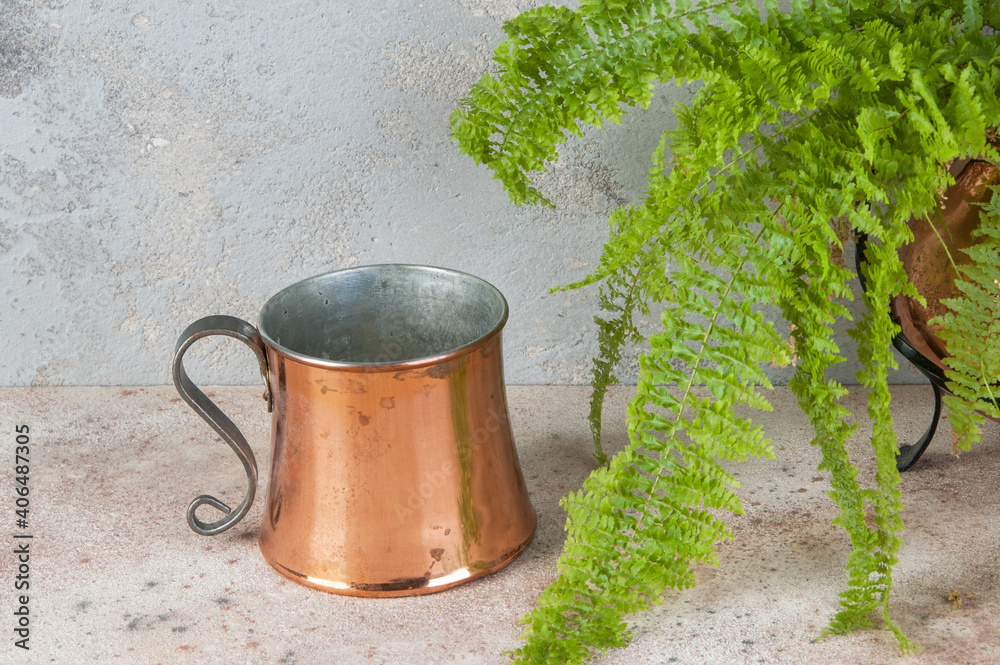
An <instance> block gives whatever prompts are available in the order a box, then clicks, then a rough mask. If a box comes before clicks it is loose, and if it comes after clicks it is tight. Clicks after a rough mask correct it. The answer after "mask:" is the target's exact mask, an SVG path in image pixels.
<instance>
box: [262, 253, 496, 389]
mask: <svg viewBox="0 0 1000 665" xmlns="http://www.w3.org/2000/svg"><path fill="white" fill-rule="evenodd" d="M387 267H392V268H404V269H406V270H412V271H418V272H432V273H439V274H447V275H449V276H451V277H458V278H459V279H467V280H472V281H475V282H479V283H480V284H482V285H484V286H486V287H487V288H488V289H489V290H491V291H493V292H494V293H495V294H496V295H497V296H498V297H499V298H500V303H501V305H502V306H503V311H502V313H501V315H500V319H499V320H498V321H497V323H496V324H495V325H494V326H493V327H492V328H490V329H489V330H488V331H487V332H485V333H483V334H482V335H480V336H479V337H477V338H476V339H474V340H472V341H471V342H468V343H467V344H463V345H461V346H457V347H455V348H453V349H448V350H446V351H442V352H441V353H437V354H434V355H430V356H420V357H416V358H407V359H406V360H388V361H381V362H355V361H347V360H328V359H326V358H317V357H315V356H310V355H307V354H304V353H301V352H299V351H293V350H292V349H290V348H288V347H287V346H283V345H282V344H279V343H278V342H276V341H275V340H274V339H273V338H272V337H271V336H270V335H269V334H268V333H267V331H266V330H265V329H264V326H263V319H264V313H265V312H266V311H267V308H268V305H270V304H271V303H272V302H274V301H275V300H276V299H277V298H278V297H279V296H280V295H282V294H283V293H285V292H286V291H288V290H289V289H292V288H301V287H302V285H303V284H305V283H307V282H313V281H317V280H320V279H324V278H327V277H329V276H330V275H339V274H347V273H352V272H364V271H369V270H374V269H378V268H387ZM509 315H510V308H509V306H508V304H507V298H505V297H504V295H503V293H501V292H500V289H498V288H497V287H495V286H494V285H493V284H491V283H490V282H488V281H486V280H485V279H483V278H482V277H477V276H476V275H472V274H470V273H467V272H463V271H461V270H455V269H454V268H443V267H440V266H430V265H423V264H419V263H370V264H365V265H363V266H353V267H350V268H340V269H338V270H331V271H329V272H324V273H320V274H318V275H313V276H311V277H306V278H305V279H301V280H299V281H297V282H293V283H292V284H289V285H288V286H286V287H285V288H283V289H281V290H280V291H278V292H277V293H275V294H274V295H272V296H271V297H270V298H268V299H267V301H266V302H265V303H264V305H263V306H262V307H261V308H260V311H259V312H258V314H257V332H259V333H260V336H261V337H262V338H263V340H264V343H265V345H266V346H267V347H268V348H271V349H273V350H274V351H275V352H277V353H280V354H281V355H282V356H285V357H287V358H291V359H293V360H296V361H298V362H301V363H303V364H306V365H311V366H313V367H320V368H323V369H337V370H345V371H353V372H372V371H379V372H381V371H401V370H409V369H419V368H421V367H428V366H432V365H437V364H439V363H442V362H446V361H448V360H452V359H454V358H458V357H459V356H463V355H465V354H467V353H470V352H472V351H475V350H476V349H478V348H479V347H481V346H483V345H485V344H486V343H487V342H489V341H490V340H491V339H493V338H494V337H496V336H497V335H499V334H500V332H501V331H502V330H503V327H504V326H505V325H506V323H507V318H508V316H509Z"/></svg>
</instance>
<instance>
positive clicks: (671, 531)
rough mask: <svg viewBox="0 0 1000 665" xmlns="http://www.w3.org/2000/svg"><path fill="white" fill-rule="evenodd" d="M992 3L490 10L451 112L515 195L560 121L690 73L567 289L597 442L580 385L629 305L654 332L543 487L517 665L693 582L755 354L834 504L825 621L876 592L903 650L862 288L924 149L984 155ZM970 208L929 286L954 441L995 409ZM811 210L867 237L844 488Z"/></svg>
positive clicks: (711, 551) (843, 291) (922, 170)
mask: <svg viewBox="0 0 1000 665" xmlns="http://www.w3.org/2000/svg"><path fill="white" fill-rule="evenodd" d="M998 15H1000V12H998V10H997V8H996V6H995V3H989V4H987V5H985V6H983V5H980V3H974V2H964V1H963V2H958V1H957V0H956V1H955V2H920V1H906V0H897V1H886V0H883V1H882V2H877V1H872V2H846V1H843V0H840V1H837V0H827V1H816V2H803V1H800V0H794V1H793V2H792V5H791V9H790V10H789V11H788V12H785V13H782V12H780V11H778V9H777V6H776V4H775V3H774V2H772V1H770V0H769V1H768V2H765V11H764V12H763V13H761V12H759V11H758V8H757V5H756V3H755V2H749V1H746V0H740V1H738V2H734V3H704V2H703V3H698V4H695V3H693V2H692V1H691V0H675V1H674V2H672V3H671V2H649V1H645V2H640V1H637V0H636V1H633V0H615V1H612V0H606V1H598V0H589V1H588V0H584V1H583V2H582V3H581V6H580V8H579V9H578V10H577V11H571V10H568V9H555V8H551V7H542V8H539V9H535V10H532V11H529V12H525V13H524V14H522V15H520V16H519V17H517V18H515V19H514V20H512V21H510V22H509V23H508V24H506V25H505V30H506V33H507V36H508V39H507V40H506V41H505V42H503V43H502V44H500V45H499V46H498V48H497V50H496V55H495V60H496V62H497V63H498V64H499V66H500V71H499V74H498V75H497V76H496V77H491V76H484V77H483V79H482V80H481V81H480V82H479V83H478V84H477V85H476V86H475V87H474V88H473V89H472V90H471V91H470V94H469V96H468V98H467V99H466V100H464V101H463V103H462V105H461V106H460V107H459V108H458V109H457V110H456V111H455V113H454V115H453V116H452V132H453V135H454V137H455V139H456V140H457V141H458V143H459V145H460V147H461V149H462V150H463V151H464V152H465V153H467V154H469V155H470V156H472V157H473V158H474V159H475V160H476V161H477V162H479V163H483V164H486V165H487V166H488V167H489V168H490V169H491V170H492V171H493V173H494V176H495V177H497V178H499V179H500V180H501V181H502V182H503V184H504V186H505V188H506V189H507V191H508V192H509V194H510V196H511V200H512V201H513V202H515V203H519V204H520V203H542V204H547V203H548V202H547V200H546V199H545V198H544V196H543V194H542V193H541V192H540V191H538V190H537V189H536V188H535V187H534V185H532V183H531V176H532V174H533V173H536V172H538V171H540V170H543V169H544V167H545V165H546V164H547V163H549V162H550V161H552V160H554V159H557V158H558V148H559V146H560V145H561V144H562V142H563V141H564V140H565V137H566V134H567V133H568V132H571V133H577V134H579V133H580V132H581V127H582V126H584V125H587V124H590V125H596V126H602V125H603V123H605V122H609V121H610V122H618V121H620V119H621V117H622V114H623V113H624V109H625V107H627V106H645V105H647V104H648V103H649V102H650V100H651V98H652V94H653V90H654V88H655V86H656V85H657V84H659V83H664V82H669V81H672V80H675V81H678V82H683V81H685V80H701V81H704V84H705V85H704V86H703V87H702V88H701V89H700V91H699V92H698V93H697V95H696V96H695V98H694V99H693V100H692V102H691V104H690V106H689V107H684V106H678V107H677V108H676V109H675V112H676V115H677V118H678V121H679V127H678V129H677V130H676V131H674V132H671V133H669V134H667V135H665V136H664V140H663V141H662V142H661V144H660V146H659V147H658V149H657V151H656V152H655V153H654V156H653V165H652V169H651V171H650V175H649V188H648V193H647V195H646V198H645V200H644V201H643V202H642V204H641V205H638V206H635V207H629V208H624V209H620V210H617V211H615V213H614V214H613V215H612V218H611V225H610V237H609V239H608V242H607V244H606V245H605V248H604V252H603V255H602V257H601V261H600V264H599V267H598V268H597V270H595V271H594V273H593V274H591V275H590V276H588V277H587V278H586V279H584V280H583V281H581V282H579V283H577V284H572V285H569V287H567V288H579V287H583V286H586V285H588V284H593V283H595V282H600V283H601V293H600V299H601V305H602V308H603V310H604V312H605V313H604V315H603V316H601V317H597V318H596V322H597V325H598V341H599V345H600V351H599V353H598V356H597V358H596V359H595V362H594V369H593V381H592V385H593V388H594V392H593V397H592V401H591V419H590V420H591V428H592V431H593V433H594V438H595V444H596V452H595V457H596V458H597V459H598V460H599V461H600V462H602V463H603V462H605V461H606V456H605V454H604V451H603V450H602V449H601V447H600V433H601V425H600V422H601V421H600V418H601V405H602V402H603V398H604V395H605V392H606V390H607V387H608V386H609V385H611V384H612V383H613V382H615V381H616V378H615V370H616V366H617V365H618V363H619V362H620V361H621V358H622V350H623V348H624V345H626V344H628V343H635V342H638V341H641V340H642V334H641V333H640V332H639V330H638V328H637V325H636V320H637V317H641V316H645V315H648V313H649V312H650V310H651V307H652V305H654V304H656V305H659V306H660V307H661V308H662V312H663V313H662V316H661V324H662V330H661V331H659V332H657V333H656V334H653V335H650V336H649V337H648V339H646V340H645V341H646V343H647V344H648V347H647V349H646V350H645V352H644V353H642V354H641V356H640V365H639V379H638V386H637V389H636V395H635V397H634V399H633V400H632V402H631V404H630V405H629V410H628V429H629V444H628V446H627V447H626V449H625V450H624V451H622V452H621V453H619V454H617V455H616V456H615V457H614V458H613V459H611V460H610V462H609V463H608V465H607V466H606V467H602V468H599V469H597V470H596V471H595V472H594V473H593V474H592V475H591V476H590V478H588V479H587V480H586V481H585V483H584V486H583V489H582V490H581V491H579V492H575V493H571V494H570V495H568V496H567V497H566V498H565V499H563V502H562V505H563V507H564V508H565V510H566V513H567V522H566V530H567V538H566V543H565V545H564V549H563V553H562V555H561V557H560V559H559V564H558V567H559V577H558V578H557V580H556V581H555V582H554V583H553V584H552V586H550V587H549V588H548V589H546V590H545V592H544V593H543V594H542V595H541V597H540V598H539V600H538V605H537V607H536V608H535V609H534V610H532V612H531V613H530V614H529V615H528V616H527V617H526V618H525V621H526V622H527V624H528V629H527V631H526V634H525V638H526V641H525V644H524V645H523V646H522V648H521V649H520V650H519V651H518V652H517V660H518V662H521V663H559V664H560V665H563V664H566V663H582V662H584V661H585V660H587V659H588V658H589V657H590V656H592V655H593V654H594V653H595V652H599V651H602V650H605V649H608V648H611V647H616V646H622V645H624V644H625V643H627V640H628V630H627V627H626V624H625V622H624V619H623V616H624V615H626V614H628V613H630V612H635V611H638V610H642V609H645V608H647V607H649V606H650V605H651V604H654V603H656V602H658V601H659V599H660V597H661V596H662V593H663V592H664V590H666V589H671V588H674V589H679V588H686V587H689V586H691V585H693V584H694V577H693V574H692V572H691V565H692V564H694V563H714V562H715V546H716V545H717V544H718V543H719V542H721V541H724V540H726V539H727V538H729V537H730V533H729V529H728V527H727V525H726V522H725V520H724V515H725V514H726V513H732V514H739V513H741V512H742V508H741V504H740V501H739V499H738V497H737V495H736V494H735V490H736V488H737V483H736V482H735V480H734V479H733V477H732V476H731V475H730V474H729V473H728V472H727V471H726V470H725V468H724V467H723V466H722V464H721V463H722V462H724V461H727V460H744V459H746V458H748V457H749V456H769V455H771V454H772V452H771V449H770V446H769V444H768V442H767V440H766V439H765V438H764V436H763V434H762V432H761V431H760V429H759V428H757V427H756V426H754V425H753V424H752V423H751V422H750V421H749V420H746V419H744V418H741V417H737V416H736V415H735V410H734V409H735V407H737V406H738V405H749V406H750V407H753V408H756V409H769V408H770V406H769V405H768V403H767V401H766V399H765V398H764V396H763V395H762V393H761V391H760V389H761V388H770V387H771V385H770V383H769V381H768V379H767V376H766V374H765V373H764V372H763V370H762V367H763V366H764V365H765V363H768V364H770V363H778V364H787V363H789V362H794V363H795V374H794V377H793V378H792V380H791V381H790V387H791V388H792V390H793V392H794V394H795V395H796V397H797V399H798V401H799V404H800V406H801V408H802V409H803V411H804V412H805V413H806V415H807V416H808V417H809V420H810V422H811V423H812V426H813V427H814V429H815V433H816V435H815V438H814V440H813V443H814V444H815V445H817V446H819V448H820V450H821V453H822V462H821V463H820V468H821V469H823V470H826V471H828V472H829V473H830V474H831V486H832V490H831V492H830V496H831V499H832V500H833V501H834V502H835V503H836V504H837V506H838V507H839V514H838V515H837V517H836V519H835V520H834V522H835V524H837V525H838V526H841V527H843V528H844V529H845V530H846V532H847V533H848V535H849V536H850V539H851V544H852V551H851V553H850V555H849V556H848V558H847V562H846V569H847V572H848V582H847V588H846V590H845V591H844V592H843V593H842V594H841V597H840V604H841V609H840V611H839V612H837V613H836V615H835V616H833V617H832V619H831V621H830V624H829V626H828V628H827V631H826V632H832V633H837V632H844V631H847V630H850V629H852V628H855V627H857V626H863V625H868V624H870V623H871V621H872V614H873V613H878V614H879V615H880V616H881V619H882V622H883V624H884V625H885V627H886V628H888V629H890V630H892V631H893V632H894V633H895V635H896V637H897V638H898V640H899V645H900V648H901V650H903V651H910V650H913V649H914V648H915V645H914V644H913V643H912V642H910V641H909V640H908V639H907V638H906V636H905V635H903V633H902V632H901V631H900V630H899V628H898V627H897V626H896V625H895V623H893V621H892V620H891V618H890V615H889V601H890V592H891V588H892V569H893V566H894V564H895V563H896V559H897V552H898V550H899V547H900V544H901V538H900V535H899V534H900V533H901V531H902V529H903V523H902V520H901V518H900V512H901V510H902V500H901V494H900V491H899V487H898V484H899V475H898V473H897V471H896V466H895V452H896V447H897V443H896V438H895V433H894V429H893V423H892V418H891V414H890V409H889V405H890V395H889V391H888V385H887V382H888V371H889V369H891V368H893V367H895V363H894V360H893V357H892V354H891V350H890V347H889V344H890V341H891V339H892V337H893V335H894V334H895V333H896V331H897V328H896V326H895V325H894V324H893V322H892V320H891V319H890V317H889V312H888V308H887V303H888V302H889V299H890V297H891V296H893V295H895V294H898V293H908V294H911V295H915V292H914V291H913V289H912V286H911V285H910V284H909V283H908V281H907V278H906V275H905V273H904V272H903V269H902V266H901V264H900V261H899V259H898V255H897V250H898V248H899V247H900V246H901V245H902V244H904V243H906V242H907V241H908V240H909V238H910V233H909V231H908V228H907V224H908V221H909V220H910V219H911V217H913V216H918V217H921V216H924V215H927V214H929V213H930V212H931V211H933V210H934V209H936V207H937V205H938V198H937V197H938V192H939V191H943V189H944V188H945V187H946V186H947V185H948V184H949V183H950V182H951V179H950V176H949V175H948V173H947V170H946V169H945V166H944V165H946V164H947V163H948V162H949V161H950V160H952V159H954V158H956V157H960V156H970V155H987V156H988V157H989V158H991V159H995V158H996V157H997V155H996V153H995V151H993V150H992V148H990V147H989V146H988V145H987V143H986V136H987V132H988V131H991V128H993V127H995V126H997V125H1000V101H998V98H997V90H1000V69H998V66H997V63H998V60H1000V40H998V38H997V37H996V36H995V35H994V34H993V31H992V29H987V30H983V29H982V28H983V27H984V25H985V26H993V25H996V24H997V19H998ZM668 145H669V147H670V149H671V152H672V155H673V157H672V160H670V161H669V162H668V161H666V160H665V157H664V155H665V154H666V148H667V146H668ZM984 219H987V220H990V221H988V222H987V223H984V224H983V226H982V229H981V231H980V233H981V237H982V239H983V242H982V243H981V244H980V245H978V246H977V247H976V248H974V249H973V250H971V251H970V253H971V255H972V258H973V262H972V264H971V265H970V266H968V267H966V268H965V269H964V272H963V275H964V277H965V284H964V285H963V286H961V288H962V290H963V294H964V297H963V298H962V299H960V300H959V301H957V302H954V303H949V306H950V307H951V308H952V314H951V315H949V316H950V317H951V318H949V319H948V325H949V327H950V328H951V330H952V331H953V332H952V333H950V334H951V335H952V337H950V338H949V345H950V347H949V348H952V347H954V348H955V349H956V352H955V355H954V358H953V359H951V360H950V361H949V362H950V363H951V364H950V367H951V370H950V371H949V379H950V381H951V382H952V386H953V390H954V393H955V397H954V398H951V399H949V407H950V408H951V410H952V411H951V412H952V421H953V425H954V426H955V430H956V432H958V433H959V434H960V435H962V436H964V437H965V439H964V442H963V443H962V444H961V445H966V446H967V445H970V442H973V441H975V440H978V439H977V437H978V433H977V432H978V430H977V427H976V424H977V422H978V420H977V419H981V416H979V415H978V413H977V410H981V409H984V408H985V410H986V411H987V412H988V413H989V414H990V415H996V414H997V409H996V406H995V404H993V403H992V402H983V398H987V399H989V398H992V396H993V395H992V392H991V391H992V390H994V388H993V385H992V383H991V380H990V377H996V376H1000V371H998V370H1000V350H998V349H1000V346H998V345H996V344H990V345H984V344H982V338H983V336H984V334H985V335H987V336H992V335H1000V324H998V323H996V322H994V320H993V312H994V311H995V309H996V302H997V298H1000V228H998V225H997V224H996V221H995V220H998V219H1000V204H998V203H996V202H995V204H994V205H993V206H991V207H987V209H986V210H985V212H984ZM831 220H846V222H847V223H848V224H849V225H850V226H851V227H853V228H854V229H855V230H857V231H858V232H863V233H865V234H867V235H868V237H869V238H870V239H871V242H870V243H869V245H868V255H867V257H866V258H867V262H866V264H865V266H866V267H865V268H864V269H865V271H866V274H865V277H866V282H867V285H868V289H867V291H866V294H865V299H866V304H867V305H868V313H867V314H866V315H865V316H864V317H863V318H862V320H860V321H859V322H857V324H856V326H855V328H854V330H853V331H852V335H853V336H854V338H855V339H856V340H857V341H858V344H859V351H858V356H859V359H860V361H861V363H862V366H863V369H862V370H861V372H859V374H858V379H859V381H860V382H861V383H862V384H864V385H865V386H866V387H867V388H868V415H869V417H870V418H871V420H872V422H873V424H874V425H873V434H872V437H871V444H872V453H873V455H874V457H875V459H876V460H877V473H876V477H875V480H874V483H873V484H872V485H871V486H868V487H862V486H861V484H860V483H859V482H858V479H857V470H856V469H855V467H854V466H853V465H852V464H851V462H850V460H849V459H848V455H847V451H846V447H845V446H846V442H847V441H848V439H849V438H850V437H851V436H852V435H853V434H854V431H855V427H854V426H852V425H850V424H849V418H850V414H849V413H848V411H847V410H846V408H844V406H843V405H842V404H841V403H840V399H841V398H842V397H843V395H844V394H845V393H846V390H845V389H844V388H843V386H841V385H839V384H838V383H836V382H835V381H831V380H829V379H827V378H826V377H827V369H828V368H829V367H831V366H832V365H834V364H835V363H838V362H841V361H842V360H843V359H844V358H843V356H842V355H841V353H840V350H839V349H838V348H837V346H836V344H835V343H834V341H833V335H832V326H833V324H834V323H835V322H836V321H837V320H838V319H850V315H849V313H848V311H847V310H846V308H845V307H844V306H843V305H842V304H841V303H842V301H843V300H844V299H847V298H851V297H852V295H851V289H850V282H851V280H852V279H853V278H854V276H855V275H854V273H853V272H852V271H850V270H848V269H847V268H845V267H844V266H842V265H841V264H840V262H839V256H840V254H841V251H842V246H841V242H842V241H841V239H840V238H839V237H838V236H837V234H836V232H835V231H834V229H833V228H832V227H831V223H830V222H831ZM994 280H996V281H994ZM761 304H771V305H777V306H778V307H779V308H780V310H781V312H782V315H783V316H784V318H785V319H786V320H787V321H788V323H789V324H791V326H792V333H791V336H790V338H789V339H785V338H783V337H782V335H781V334H780V333H779V332H778V331H777V329H776V328H775V326H774V325H773V324H771V323H769V322H766V321H764V320H763V318H762V316H761V315H760V314H759V307H757V306H758V305H761ZM952 340H953V341H952ZM973 342H975V343H973ZM984 404H986V406H985V407H984V406H983V405H984ZM991 409H992V410H991Z"/></svg>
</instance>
